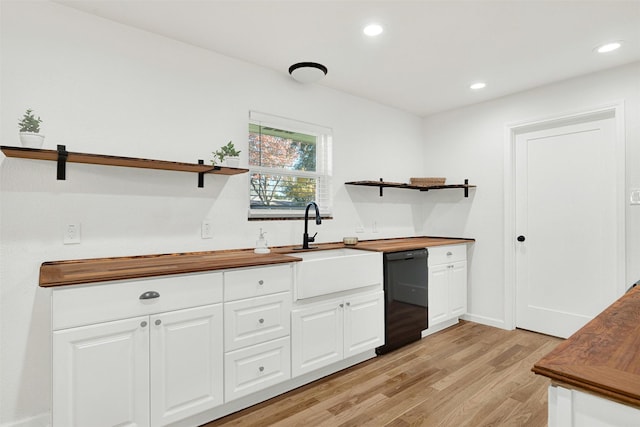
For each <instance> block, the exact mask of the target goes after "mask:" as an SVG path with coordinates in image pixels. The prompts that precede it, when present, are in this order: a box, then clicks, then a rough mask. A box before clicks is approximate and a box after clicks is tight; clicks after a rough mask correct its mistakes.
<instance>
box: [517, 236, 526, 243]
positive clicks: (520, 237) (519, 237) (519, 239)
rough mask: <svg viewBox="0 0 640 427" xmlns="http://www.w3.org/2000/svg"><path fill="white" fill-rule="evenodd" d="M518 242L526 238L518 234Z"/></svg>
mask: <svg viewBox="0 0 640 427" xmlns="http://www.w3.org/2000/svg"><path fill="white" fill-rule="evenodd" d="M517 240H518V242H524V241H525V240H526V238H525V237H524V236H523V235H520V236H518V239H517Z"/></svg>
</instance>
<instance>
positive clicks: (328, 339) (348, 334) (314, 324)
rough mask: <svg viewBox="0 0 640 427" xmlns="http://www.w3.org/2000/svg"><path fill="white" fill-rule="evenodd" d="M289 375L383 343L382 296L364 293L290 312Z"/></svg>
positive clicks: (376, 293) (318, 366)
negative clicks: (290, 372)
mask: <svg viewBox="0 0 640 427" xmlns="http://www.w3.org/2000/svg"><path fill="white" fill-rule="evenodd" d="M291 322H292V325H291V339H292V344H291V346H292V350H291V364H292V375H293V376H294V377H295V376H298V375H302V374H305V373H307V372H311V371H313V370H315V369H318V368H321V367H323V366H328V365H330V364H332V363H334V362H338V361H340V360H342V359H344V358H347V357H350V356H352V355H355V354H360V353H362V352H364V351H366V350H371V349H374V348H376V347H378V346H381V345H382V344H384V293H383V291H375V292H364V293H358V294H354V295H351V296H348V297H344V298H340V299H330V300H325V301H321V302H317V303H311V304H309V305H305V306H303V307H300V308H297V309H294V310H293V311H292V312H291Z"/></svg>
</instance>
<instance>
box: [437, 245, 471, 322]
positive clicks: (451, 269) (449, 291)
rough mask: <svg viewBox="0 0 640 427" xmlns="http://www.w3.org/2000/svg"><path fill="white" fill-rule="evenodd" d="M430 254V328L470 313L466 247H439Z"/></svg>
mask: <svg viewBox="0 0 640 427" xmlns="http://www.w3.org/2000/svg"><path fill="white" fill-rule="evenodd" d="M428 252H429V261H428V267H429V284H428V288H429V291H428V292H429V329H430V330H432V329H433V330H435V329H438V325H439V324H442V323H443V322H448V321H451V320H452V319H457V318H458V317H459V316H461V315H463V314H465V313H466V312H467V253H466V245H452V246H438V247H433V248H428Z"/></svg>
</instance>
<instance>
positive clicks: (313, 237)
mask: <svg viewBox="0 0 640 427" xmlns="http://www.w3.org/2000/svg"><path fill="white" fill-rule="evenodd" d="M317 235H318V233H317V232H316V234H314V235H313V236H311V237H309V239H308V241H309V242H315V241H316V236H317Z"/></svg>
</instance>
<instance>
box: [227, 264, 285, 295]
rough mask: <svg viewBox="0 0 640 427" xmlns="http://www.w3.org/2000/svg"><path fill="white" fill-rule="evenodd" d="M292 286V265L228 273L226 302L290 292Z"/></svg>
mask: <svg viewBox="0 0 640 427" xmlns="http://www.w3.org/2000/svg"><path fill="white" fill-rule="evenodd" d="M292 285H293V267H292V265H291V264H283V265H277V266H272V267H256V268H247V269H238V270H231V271H226V272H225V273H224V300H225V301H234V300H238V299H243V298H252V297H257V296H261V295H269V294H275V293H277V292H285V291H290V290H291V288H292Z"/></svg>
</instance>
